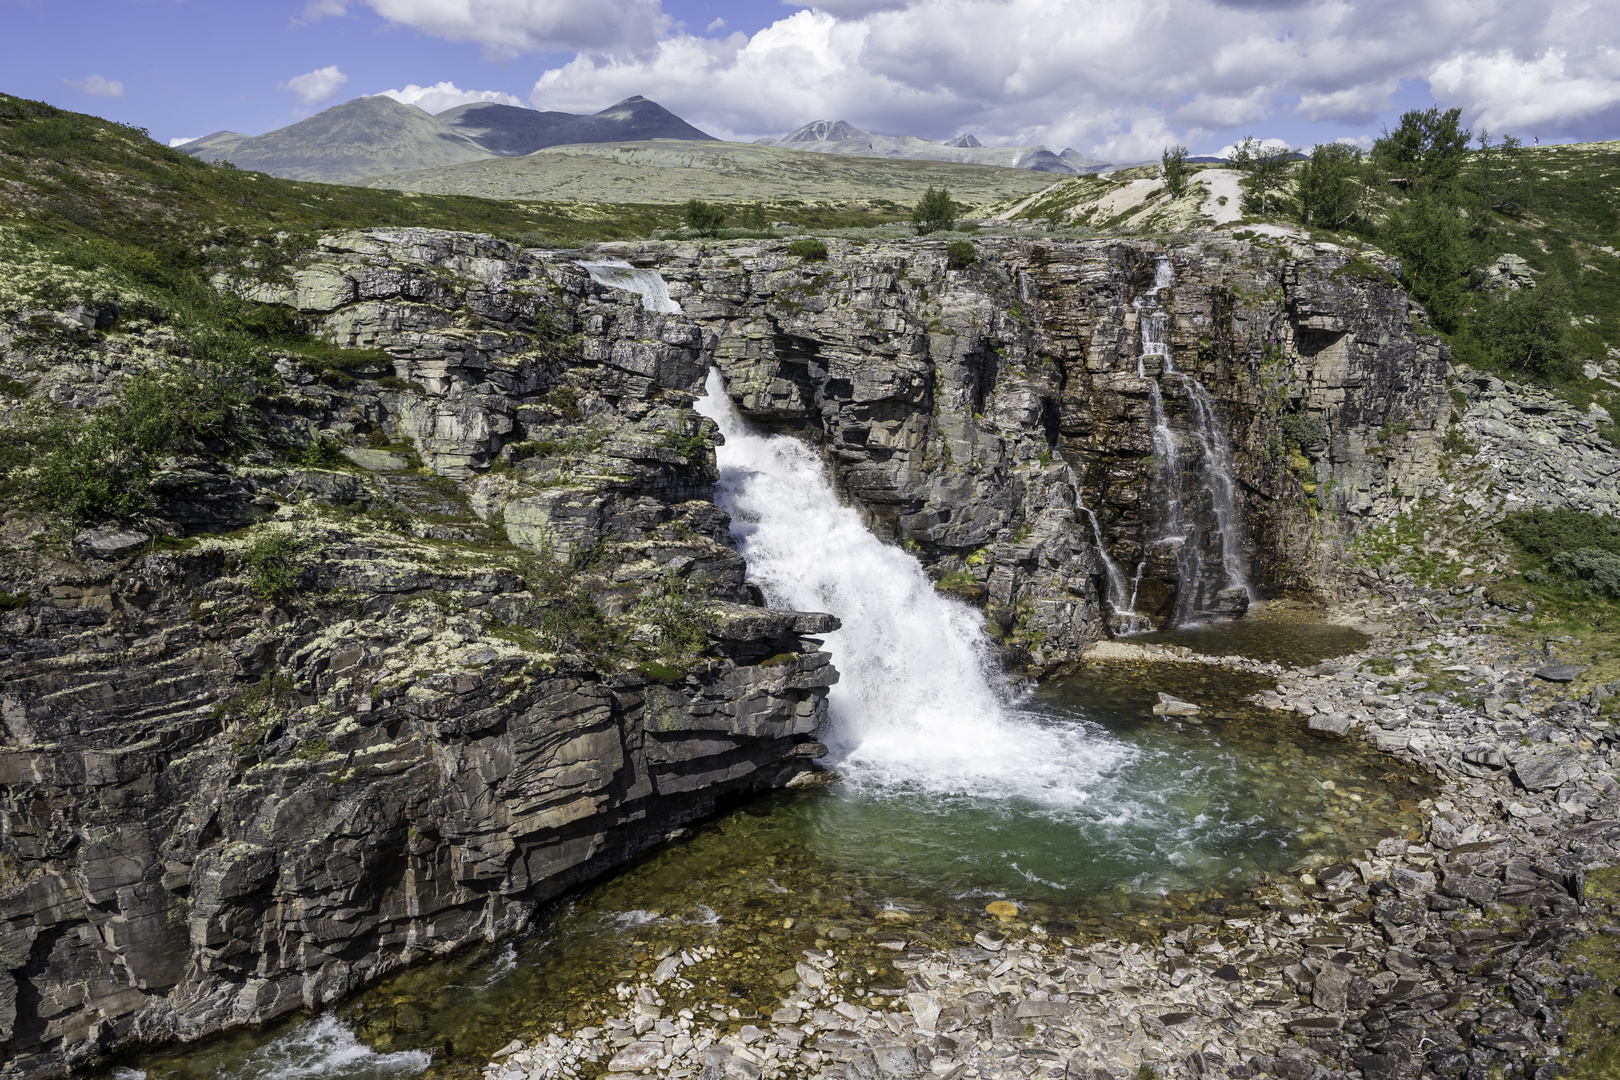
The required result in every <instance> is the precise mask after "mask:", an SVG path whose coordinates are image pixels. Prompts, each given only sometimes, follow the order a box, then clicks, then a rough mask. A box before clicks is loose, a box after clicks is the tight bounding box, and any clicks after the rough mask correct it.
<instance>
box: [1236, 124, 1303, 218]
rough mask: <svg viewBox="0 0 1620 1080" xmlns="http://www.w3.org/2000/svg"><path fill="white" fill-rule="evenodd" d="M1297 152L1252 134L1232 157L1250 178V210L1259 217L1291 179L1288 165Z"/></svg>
mask: <svg viewBox="0 0 1620 1080" xmlns="http://www.w3.org/2000/svg"><path fill="white" fill-rule="evenodd" d="M1293 157H1294V153H1293V151H1292V150H1290V149H1288V147H1286V146H1267V145H1265V144H1264V143H1262V142H1261V141H1260V140H1259V139H1256V138H1255V137H1254V136H1253V135H1249V136H1245V137H1244V139H1243V141H1242V142H1240V143H1238V144H1237V149H1236V151H1234V152H1233V154H1232V164H1234V165H1236V166H1237V167H1238V168H1239V169H1242V170H1243V172H1245V173H1246V174H1248V177H1249V192H1248V194H1249V198H1248V202H1249V206H1248V209H1249V210H1251V211H1253V212H1255V213H1259V214H1263V213H1265V212H1266V210H1267V209H1268V208H1270V206H1271V203H1272V193H1273V192H1275V191H1276V190H1277V189H1278V188H1280V187H1282V185H1283V181H1284V180H1286V179H1287V178H1288V165H1289V162H1291V161H1292V160H1293Z"/></svg>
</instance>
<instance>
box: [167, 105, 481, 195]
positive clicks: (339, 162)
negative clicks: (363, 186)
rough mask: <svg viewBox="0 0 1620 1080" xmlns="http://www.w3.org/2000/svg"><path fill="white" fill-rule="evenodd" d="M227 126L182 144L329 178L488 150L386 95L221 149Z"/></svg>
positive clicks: (241, 162)
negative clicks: (221, 130) (194, 140)
mask: <svg viewBox="0 0 1620 1080" xmlns="http://www.w3.org/2000/svg"><path fill="white" fill-rule="evenodd" d="M231 134H233V133H231V132H221V133H220V135H210V136H209V137H208V138H207V139H198V140H197V141H196V142H194V143H187V144H186V145H185V146H182V147H180V149H181V150H182V151H183V152H185V153H187V154H191V155H192V156H193V157H202V158H203V159H204V160H209V161H212V160H215V159H217V158H224V159H225V160H227V161H229V162H230V163H231V164H233V165H235V166H237V167H238V168H243V169H254V170H257V171H259V172H267V173H269V174H271V175H272V176H280V177H285V178H286V179H289V180H319V181H322V182H324V183H328V184H351V183H355V182H356V181H360V180H364V179H366V178H367V177H370V176H379V175H381V174H383V173H390V172H399V171H401V170H403V169H427V168H433V167H434V166H439V165H455V164H459V163H461V162H465V161H477V160H479V159H480V158H487V157H491V156H493V155H492V154H491V152H490V151H489V150H486V149H485V148H484V147H482V146H480V145H479V144H478V143H476V142H474V141H473V140H472V139H469V138H468V137H467V136H465V135H463V134H461V133H460V132H458V131H454V130H452V129H451V128H449V127H448V126H446V125H445V124H444V123H442V122H441V121H440V120H439V119H438V118H437V117H435V116H433V115H432V114H431V113H428V112H426V111H424V110H422V109H419V108H417V107H416V106H415V105H405V104H403V103H401V102H398V101H395V100H394V99H393V98H391V97H362V98H355V99H354V100H353V101H345V102H344V103H343V104H341V105H334V106H332V107H331V108H330V109H327V110H326V111H324V112H319V113H316V114H315V115H314V116H312V117H310V118H309V119H308V120H300V121H299V122H298V123H296V124H292V125H290V126H288V127H284V128H280V129H278V130H276V131H271V132H268V133H266V134H264V135H257V136H254V137H252V138H244V139H242V140H241V141H240V142H238V143H236V144H235V145H231V146H228V147H225V148H223V149H221V148H220V144H222V143H224V140H223V139H221V138H220V136H221V135H225V136H228V135H231ZM215 140H220V143H215Z"/></svg>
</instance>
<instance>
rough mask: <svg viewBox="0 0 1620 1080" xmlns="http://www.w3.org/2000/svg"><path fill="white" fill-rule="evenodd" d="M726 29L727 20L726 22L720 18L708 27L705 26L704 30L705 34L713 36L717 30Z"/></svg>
mask: <svg viewBox="0 0 1620 1080" xmlns="http://www.w3.org/2000/svg"><path fill="white" fill-rule="evenodd" d="M725 28H726V20H724V19H722V18H719V17H716V18H715V20H714V21H713V22H711V23H710V24H709V25H708V26H705V27H704V28H703V32H704V33H705V34H712V33H714V32H715V31H716V30H724V29H725Z"/></svg>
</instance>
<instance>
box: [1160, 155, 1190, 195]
mask: <svg viewBox="0 0 1620 1080" xmlns="http://www.w3.org/2000/svg"><path fill="white" fill-rule="evenodd" d="M1159 175H1160V176H1162V177H1163V178H1164V187H1165V190H1166V191H1168V192H1169V193H1170V197H1171V198H1172V199H1179V198H1181V196H1182V195H1183V194H1185V193H1186V191H1187V181H1188V179H1189V178H1190V177H1191V175H1192V172H1191V170H1189V169H1188V168H1187V148H1186V147H1185V146H1167V147H1165V148H1164V153H1163V154H1161V155H1160V156H1159Z"/></svg>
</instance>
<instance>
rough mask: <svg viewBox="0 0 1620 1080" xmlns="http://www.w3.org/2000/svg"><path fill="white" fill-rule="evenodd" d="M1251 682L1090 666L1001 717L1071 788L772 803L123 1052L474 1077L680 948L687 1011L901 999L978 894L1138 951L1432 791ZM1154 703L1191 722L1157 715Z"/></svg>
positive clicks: (604, 1005)
mask: <svg viewBox="0 0 1620 1080" xmlns="http://www.w3.org/2000/svg"><path fill="white" fill-rule="evenodd" d="M1265 685H1267V683H1266V682H1265V680H1263V679H1261V678H1259V677H1256V676H1249V675H1244V674H1239V673H1233V672H1229V671H1225V670H1223V669H1218V668H1212V667H1205V666H1202V665H1192V664H1185V665H1183V664H1144V665H1139V666H1134V665H1123V664H1105V665H1095V666H1091V667H1088V668H1085V669H1083V670H1082V671H1080V672H1079V673H1077V674H1075V675H1073V676H1071V677H1068V678H1064V679H1060V680H1054V681H1053V682H1051V683H1049V684H1047V685H1045V686H1043V687H1041V688H1040V689H1039V690H1038V691H1036V692H1035V693H1034V694H1033V695H1032V696H1031V697H1030V698H1029V699H1028V700H1026V701H1024V702H1023V703H1022V704H1021V705H1020V706H1019V707H1018V708H1017V709H1016V710H1014V711H1015V712H1016V713H1017V714H1018V716H1017V719H1018V720H1019V722H1020V723H1025V724H1032V725H1035V726H1036V727H1038V728H1040V729H1042V730H1045V731H1047V732H1049V733H1050V734H1051V737H1052V738H1056V739H1070V740H1081V739H1083V740H1084V744H1085V745H1087V746H1089V747H1094V748H1096V751H1097V756H1098V766H1097V768H1096V770H1095V773H1094V775H1092V776H1091V777H1090V778H1089V779H1088V780H1087V782H1086V784H1085V785H1084V786H1083V787H1082V786H1079V785H1076V786H1075V788H1074V790H1072V791H1065V792H1061V793H1059V794H1058V795H1056V796H1053V797H1050V798H1043V797H1041V795H1040V793H1039V792H1038V791H1036V792H1035V793H1033V794H1030V793H1028V790H1027V789H1024V790H1025V791H1026V793H1025V794H1023V795H1021V796H1019V797H1017V798H1012V799H995V798H991V797H988V796H987V795H985V794H983V793H982V792H980V791H978V790H976V789H964V790H963V791H961V792H959V793H954V794H953V793H951V792H949V791H940V790H937V789H933V786H932V785H930V789H929V790H923V789H922V788H918V789H914V790H908V789H907V787H906V786H905V784H904V782H903V778H902V779H900V780H897V781H895V782H891V783H885V784H883V785H875V784H872V783H862V782H851V783H845V784H840V785H834V786H832V787H829V788H824V789H820V790H817V791H811V792H803V793H782V794H778V795H773V796H769V797H767V798H764V799H761V800H758V801H756V802H754V803H752V804H750V805H748V806H746V807H742V808H739V809H736V810H734V811H732V812H730V813H727V814H724V815H722V816H721V817H719V818H717V819H716V820H714V821H712V822H709V823H707V824H705V825H703V826H701V827H699V828H697V829H695V830H694V831H693V833H692V835H691V836H690V837H689V838H688V839H686V840H685V841H684V842H679V843H675V844H671V845H667V846H665V847H663V848H661V849H659V850H657V851H655V852H653V853H651V854H649V855H648V856H646V857H645V858H643V859H642V860H640V861H639V862H638V863H636V864H634V865H632V866H631V867H628V868H626V869H625V870H623V871H621V872H619V873H618V874H616V875H614V876H613V877H611V878H609V879H607V880H605V881H603V882H601V883H599V884H597V885H595V886H592V887H590V888H587V889H585V890H583V891H582V892H580V893H579V894H578V895H576V896H575V897H573V898H572V899H570V900H569V901H567V902H565V903H562V904H559V905H557V906H556V907H555V908H553V909H552V910H551V911H549V912H548V913H546V914H545V916H544V917H542V918H540V919H538V920H537V923H536V926H535V928H534V929H533V930H532V931H531V932H530V934H529V935H528V936H527V937H526V938H524V939H523V940H521V941H519V942H516V943H509V944H504V945H498V946H492V947H488V948H484V949H479V950H474V951H472V952H469V953H467V954H463V955H462V956H460V957H457V958H455V959H453V960H449V961H442V962H438V963H432V964H426V965H422V966H419V967H417V968H414V969H412V970H410V971H406V972H403V973H401V974H399V975H396V976H394V977H392V978H390V979H387V980H384V981H382V982H381V983H379V984H377V985H376V986H373V987H371V988H369V989H367V990H365V991H363V992H362V993H361V994H359V995H357V997H356V998H355V999H353V1000H352V1001H350V1002H349V1003H347V1004H345V1005H344V1006H342V1007H341V1008H340V1009H338V1010H337V1012H336V1014H335V1015H332V1014H328V1015H327V1016H324V1017H320V1018H314V1019H310V1018H300V1019H295V1020H293V1021H289V1022H287V1023H284V1024H282V1025H279V1026H277V1027H275V1028H273V1029H271V1030H267V1031H263V1032H254V1033H243V1034H239V1035H235V1036H229V1037H226V1038H223V1039H220V1040H215V1041H212V1042H210V1043H208V1044H206V1045H205V1046H203V1047H200V1048H192V1049H188V1050H185V1051H184V1052H169V1053H164V1054H160V1055H153V1056H151V1057H148V1058H146V1059H145V1060H143V1061H141V1062H138V1063H135V1064H138V1065H139V1067H140V1068H142V1069H144V1070H145V1071H146V1073H147V1075H148V1077H149V1080H166V1078H174V1080H181V1078H184V1080H201V1078H203V1077H209V1078H213V1077H228V1078H232V1080H298V1078H305V1077H309V1078H315V1077H328V1078H345V1080H348V1078H354V1080H375V1078H382V1077H403V1076H416V1075H430V1076H446V1077H448V1076H456V1077H471V1076H474V1075H475V1074H476V1072H477V1070H478V1069H479V1068H480V1067H481V1066H482V1065H483V1064H484V1063H486V1062H487V1061H488V1060H489V1055H490V1054H491V1053H492V1052H493V1051H494V1050H496V1049H498V1048H499V1047H501V1046H502V1045H504V1044H505V1043H506V1042H508V1041H509V1040H511V1039H512V1038H524V1039H526V1040H529V1039H533V1038H534V1037H535V1036H536V1035H541V1034H544V1033H546V1032H548V1031H551V1030H555V1028H554V1027H553V1025H561V1026H564V1027H566V1028H567V1029H569V1030H574V1029H577V1028H578V1027H579V1026H581V1025H583V1024H585V1023H588V1022H592V1021H594V1020H600V1019H601V1018H602V1017H603V1016H604V1015H605V1013H604V1009H607V1010H608V1011H612V1012H617V1011H618V1010H619V1009H620V1008H621V1006H620V1004H619V1002H618V999H617V998H616V997H615V996H614V992H613V990H614V986H615V985H616V984H618V983H620V982H621V981H626V980H629V981H633V980H634V979H636V978H639V977H644V976H645V975H646V974H647V973H648V972H649V971H650V970H651V968H652V967H653V966H654V965H655V964H656V962H657V960H658V958H659V957H660V955H661V954H664V953H666V951H667V950H671V949H691V948H694V947H698V946H702V945H714V946H717V947H718V948H719V949H720V950H721V951H722V952H723V953H724V954H725V955H724V956H723V957H721V958H719V959H717V960H715V961H711V962H709V963H707V964H705V965H704V966H703V970H704V971H706V972H711V973H714V975H713V979H712V981H711V982H709V983H706V984H700V985H699V986H698V988H697V989H696V990H695V991H694V995H696V996H694V997H693V998H692V999H691V1000H690V1001H686V1002H684V1003H685V1004H689V1005H691V1006H693V1007H695V1008H701V1009H703V1011H705V1012H707V1011H708V1010H710V1009H711V1008H713V1007H714V1006H715V1005H716V1004H718V1005H720V1006H722V1007H723V1008H724V1009H726V1010H735V1011H736V1013H737V1018H736V1022H739V1023H740V1022H741V1021H742V1020H743V1019H748V1018H752V1017H753V1016H754V1015H755V1014H756V1012H757V1010H760V1009H769V1008H771V1007H772V1006H773V1005H774V1004H775V1003H776V1001H777V1000H778V997H779V994H780V992H781V990H780V987H779V985H778V983H777V981H776V980H777V977H778V976H779V975H783V973H784V972H786V971H788V970H789V969H791V967H792V964H793V962H794V961H795V960H796V959H799V958H800V956H799V952H800V950H802V949H805V948H809V947H828V946H829V945H830V946H831V947H833V948H836V949H837V950H838V951H839V952H840V954H841V955H843V956H845V957H846V958H853V959H854V960H855V961H857V970H865V971H866V973H867V974H866V978H867V979H868V981H869V985H868V989H882V988H884V987H891V988H892V987H899V986H903V985H904V981H905V980H904V978H903V977H902V976H900V975H899V974H897V973H895V972H894V971H893V970H892V969H891V968H890V967H889V964H888V962H889V960H891V959H892V958H893V957H894V955H895V954H894V953H893V952H892V951H887V950H885V949H883V948H882V947H880V943H881V941H882V937H881V935H894V934H897V933H898V934H904V935H905V938H906V939H907V940H910V941H921V942H923V943H926V944H935V945H940V946H953V945H958V944H962V943H964V942H966V941H967V940H969V939H970V938H971V937H972V935H973V934H974V933H975V932H977V931H978V930H981V929H984V928H985V926H986V925H987V920H986V919H985V917H984V915H983V914H982V909H983V906H984V904H985V903H986V901H987V900H989V899H992V898H999V897H1007V898H1010V899H1013V900H1015V901H1017V902H1018V903H1019V904H1020V906H1021V909H1022V910H1021V914H1020V919H1019V921H1018V924H1017V925H1019V926H1023V927H1030V926H1032V925H1038V926H1040V927H1041V928H1042V929H1043V930H1045V931H1046V932H1048V933H1051V934H1054V935H1067V936H1071V937H1074V938H1076V939H1078V938H1081V937H1085V936H1093V935H1104V934H1109V935H1115V934H1117V935H1124V936H1127V937H1136V938H1137V939H1139V940H1146V939H1148V938H1152V937H1154V936H1156V935H1157V934H1159V933H1161V932H1162V931H1163V930H1164V929H1165V928H1166V927H1167V926H1170V925H1174V924H1175V923H1177V922H1181V921H1186V920H1188V919H1191V918H1194V917H1203V918H1208V914H1206V913H1207V912H1210V911H1216V910H1219V909H1220V908H1221V906H1222V905H1231V906H1230V908H1229V911H1228V913H1238V912H1241V911H1243V910H1245V907H1244V905H1245V901H1244V898H1243V895H1242V893H1243V887H1244V885H1245V884H1246V883H1247V882H1249V881H1252V880H1253V879H1254V878H1255V877H1256V876H1258V875H1259V874H1261V873H1263V872H1273V873H1275V872H1281V871H1287V870H1290V869H1295V868H1297V867H1298V866H1300V865H1306V864H1311V865H1315V864H1324V863H1327V862H1330V861H1334V860H1336V859H1338V858H1340V857H1342V856H1343V855H1345V854H1347V853H1351V852H1359V851H1360V850H1361V849H1362V848H1364V847H1367V846H1369V845H1371V844H1372V843H1375V842H1376V840H1377V839H1378V838H1380V837H1382V836H1388V835H1394V834H1396V833H1397V832H1400V833H1407V832H1408V830H1411V829H1412V828H1414V827H1415V826H1416V824H1417V817H1416V806H1415V800H1417V799H1419V798H1421V797H1423V795H1424V794H1426V793H1427V792H1426V791H1425V790H1423V789H1420V788H1419V787H1417V786H1414V785H1413V784H1411V783H1410V782H1409V779H1410V778H1408V777H1407V776H1406V775H1405V773H1404V771H1403V770H1399V769H1398V768H1397V767H1396V765H1395V763H1394V762H1393V761H1392V760H1391V759H1389V758H1387V757H1383V756H1380V755H1377V754H1374V753H1372V752H1369V751H1366V750H1364V749H1362V748H1361V747H1360V745H1359V744H1351V743H1342V742H1332V741H1325V740H1321V739H1317V738H1314V737H1311V736H1309V735H1307V734H1306V733H1305V732H1304V731H1303V730H1302V728H1301V725H1300V724H1299V722H1298V719H1297V718H1291V719H1290V718H1286V717H1283V716H1280V715H1279V714H1275V713H1269V712H1267V711H1266V710H1262V709H1259V708H1257V707H1254V706H1251V705H1248V704H1245V703H1244V702H1243V700H1242V699H1243V698H1244V697H1245V696H1247V695H1249V694H1251V693H1253V692H1255V691H1256V690H1258V689H1260V688H1262V687H1263V686H1265ZM1159 690H1163V691H1165V692H1168V693H1171V694H1174V695H1175V696H1177V697H1180V698H1183V699H1186V700H1190V701H1194V702H1197V703H1198V704H1200V705H1201V706H1202V707H1203V710H1204V711H1203V714H1202V715H1200V716H1199V717H1196V718H1192V719H1190V720H1166V719H1162V718H1158V717H1153V716H1151V714H1150V713H1149V712H1148V710H1149V708H1150V706H1151V704H1152V702H1153V701H1154V700H1155V697H1154V695H1155V693H1156V692H1157V691H1159ZM1324 782H1326V783H1324ZM1328 784H1331V787H1329V786H1327V785H1328ZM789 920H791V923H790V922H789ZM890 944H893V941H892V940H891V941H890ZM862 965H864V968H863V967H862ZM783 977H786V976H785V975H783ZM672 1007H679V1003H677V1004H676V1005H674V1006H672ZM356 1040H358V1041H356Z"/></svg>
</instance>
